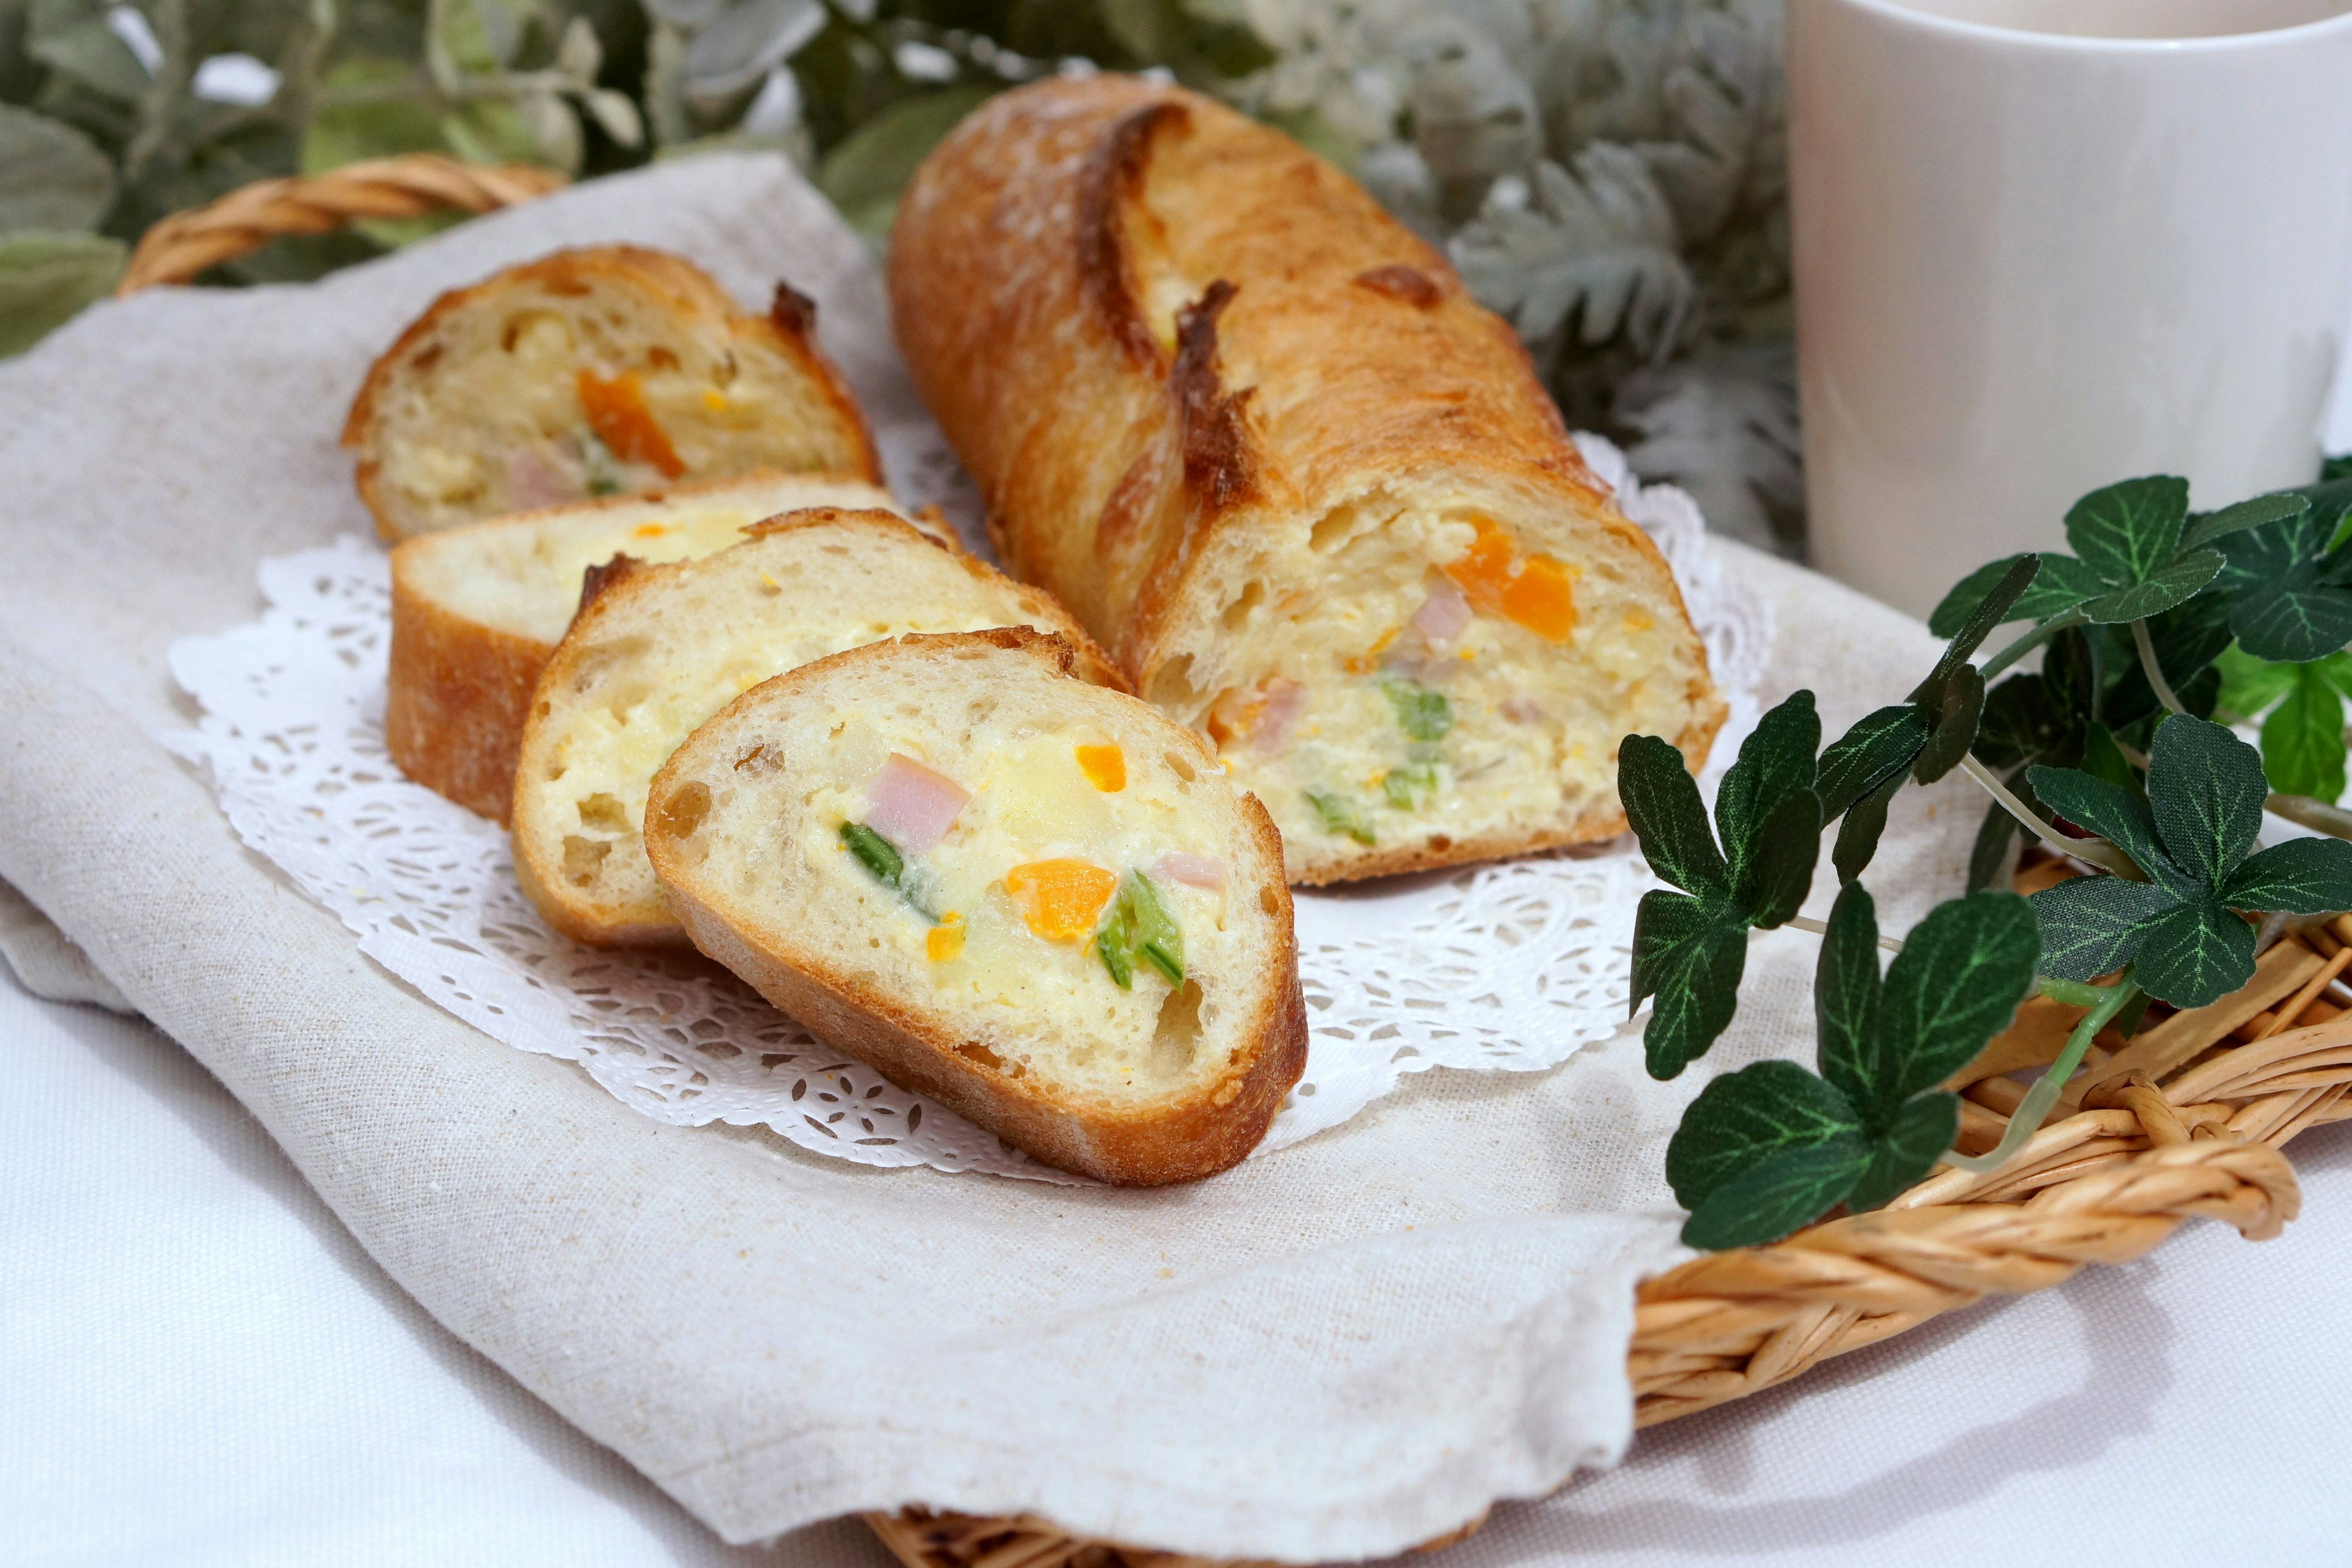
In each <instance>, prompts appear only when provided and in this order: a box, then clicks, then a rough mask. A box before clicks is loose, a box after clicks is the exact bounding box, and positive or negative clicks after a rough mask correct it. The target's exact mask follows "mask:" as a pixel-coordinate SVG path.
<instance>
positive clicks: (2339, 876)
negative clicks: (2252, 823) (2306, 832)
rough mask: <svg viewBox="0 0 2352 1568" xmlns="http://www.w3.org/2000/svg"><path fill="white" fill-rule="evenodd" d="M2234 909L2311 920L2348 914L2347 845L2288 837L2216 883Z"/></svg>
mask: <svg viewBox="0 0 2352 1568" xmlns="http://www.w3.org/2000/svg"><path fill="white" fill-rule="evenodd" d="M2220 897H2221V902H2222V903H2223V904H2225V905H2227V906H2228V907H2229V908H2231V909H2233V910H2261V911H2263V912H2264V913H2269V912H2272V911H2274V910H2284V911H2285V912H2287V913H2288V914H2294V915H2316V914H2325V913H2329V912H2332V911H2335V910H2352V844H2347V843H2346V842H2345V841H2344V840H2343V839H2341V838H2290V839H2288V840H2287V841H2286V842H2285V843H2284V844H2274V845H2273V846H2271V847H2269V848H2268V849H2264V850H2263V851H2261V852H2260V853H2259V854H2255V855H2251V856H2248V857H2247V858H2246V861H2245V863H2244V864H2243V865H2242V866H2240V867H2239V868H2237V869H2236V870H2234V871H2231V873H2230V875H2229V876H2228V878H2227V879H2224V880H2223V882H2222V883H2221V895H2220Z"/></svg>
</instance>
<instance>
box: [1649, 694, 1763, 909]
mask: <svg viewBox="0 0 2352 1568" xmlns="http://www.w3.org/2000/svg"><path fill="white" fill-rule="evenodd" d="M1759 729H1760V726H1759ZM1724 783H1725V784H1726V785H1727V786H1728V785H1729V784H1730V780H1729V779H1728V778H1726V779H1725V781H1724ZM1617 794H1618V796H1619V798H1620V799H1621V800H1622V802H1623V803H1624V806H1625V821H1626V824H1627V826H1630V827H1632V828H1633V836H1634V837H1637V838H1639V839H1640V840H1641V841H1642V855H1643V858H1645V859H1646V860H1648V861H1649V863H1650V869H1652V870H1653V871H1655V872H1656V873H1657V874H1658V875H1659V876H1661V877H1663V878H1664V879H1666V880H1667V881H1669V882H1672V883H1673V884H1674V885H1675V887H1677V888H1680V889H1683V891H1685V892H1686V893H1699V894H1707V893H1713V894H1719V895H1723V896H1725V897H1728V896H1729V894H1730V892H1731V868H1730V867H1729V866H1728V865H1727V863H1726V862H1725V860H1724V858H1723V852H1722V851H1721V850H1719V849H1717V847H1716V845H1715V835H1714V834H1713V833H1711V832H1709V831H1708V830H1707V826H1706V803H1705V802H1704V801H1702V800H1700V799H1699V794H1698V781H1697V780H1696V779H1694V778H1693V777H1691V774H1690V764H1689V763H1686V762H1685V761H1684V760H1683V753H1682V750H1681V748H1679V747H1677V746H1675V744H1673V743H1672V742H1668V741H1664V740H1661V739H1660V738H1659V737H1657V736H1655V735H1628V736H1626V737H1625V743H1624V744H1623V745H1622V746H1620V747H1619V748H1618V749H1617Z"/></svg>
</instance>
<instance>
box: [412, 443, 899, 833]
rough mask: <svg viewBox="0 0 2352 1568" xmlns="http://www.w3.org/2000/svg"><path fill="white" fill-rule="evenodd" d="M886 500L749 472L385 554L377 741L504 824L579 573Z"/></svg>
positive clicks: (860, 487) (701, 550)
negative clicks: (770, 523) (784, 515)
mask: <svg viewBox="0 0 2352 1568" xmlns="http://www.w3.org/2000/svg"><path fill="white" fill-rule="evenodd" d="M890 505H891V501H890V498H889V497H888V496H887V495H886V494H884V493H883V492H882V491H881V490H878V489H875V488H874V487H873V486H872V485H869V484H866V483H865V482H864V481H863V480H857V479H810V478H806V477H803V476H795V475H785V474H773V473H757V474H746V475H742V476H740V477H738V478H735V479H711V480H708V481H706V482H704V483H702V484H698V485H680V486H678V487H677V488H676V489H670V490H665V491H654V492H652V493H649V494H646V495H638V496H613V497H608V498H607V499H605V500H594V501H583V502H580V503H579V504H577V505H573V506H566V507H551V508H549V509H548V510H544V511H530V512H520V513H518V514H516V515H514V516H511V517H500V518H492V519H490V520H489V521H487V522H476V523H467V524H466V525H465V526H463V527H459V528H451V529H444V530H442V531H439V532H437V533H425V534H419V535H417V536H416V537H415V538H414V539H409V540H404V541H403V542H401V543H399V544H398V545H396V546H394V549H393V552H392V650H391V661H390V666H391V668H390V670H389V672H388V674H389V679H388V681H387V688H386V692H385V697H384V710H383V740H384V749H385V750H386V751H387V752H390V753H391V756H392V760H393V762H394V763H395V764H396V765H397V766H398V767H399V768H400V771H401V772H403V773H406V774H407V775H408V776H409V777H410V778H412V779H414V780H415V781H416V782H417V783H418V784H423V785H425V788H427V789H430V790H433V791H435V792H436V793H437V794H440V795H446V796H447V797H448V798H449V799H451V800H454V801H456V802H457V804H458V805H462V806H466V807H468V808H470V809H471V810H474V811H478V812H480V813H481V814H482V815H483V816H488V817H494V818H496V819H497V820H498V821H499V822H504V821H506V820H507V814H508V812H509V810H511V809H512V807H513V805H514V764H515V753H516V752H517V751H518V750H520V747H521V745H522V725H523V719H524V717H525V716H526V715H527V714H528V713H529V712H530V691H531V688H532V686H534V685H535V684H536V683H537V682H538V680H539V672H540V671H541V670H542V669H544V668H547V661H548V659H549V658H551V657H552V656H553V655H554V653H555V645H556V644H557V643H558V642H560V641H562V638H563V628H564V627H565V626H570V625H571V624H572V613H573V612H574V611H575V610H577V609H578V608H579V607H580V595H581V582H582V578H583V574H585V573H586V572H587V571H589V570H590V569H592V568H595V567H600V566H603V565H604V564H605V563H607V562H609V561H611V560H613V559H614V557H615V556H617V555H621V554H624V553H626V554H627V555H629V556H631V557H633V558H635V559H636V560H639V561H643V562H647V563H658V562H664V561H677V560H683V559H685V558H686V557H688V556H692V555H708V554H709V553H710V552H712V551H714V550H721V549H724V548H726V547H727V546H728V545H730V544H734V543H737V542H740V540H741V539H742V531H743V530H744V529H746V528H748V527H750V526H751V524H752V523H755V522H757V521H760V520H761V519H762V518H768V517H773V516H775V515H777V514H778V513H780V512H787V511H796V510H800V509H801V508H803V507H814V506H838V507H850V508H887V507H889V506H890ZM918 526H921V525H920V524H918Z"/></svg>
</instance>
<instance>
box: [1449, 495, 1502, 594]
mask: <svg viewBox="0 0 2352 1568" xmlns="http://www.w3.org/2000/svg"><path fill="white" fill-rule="evenodd" d="M1470 523H1471V526H1472V527H1474V528H1475V529H1476V530H1477V531H1478V536H1477V537H1476V538H1475V539H1473V540H1472V541H1471V542H1470V548H1469V549H1467V550H1465V551H1464V552H1462V554H1461V556H1460V558H1459V559H1457V560H1455V561H1454V563H1452V564H1450V565H1448V566H1446V567H1445V568H1444V572H1445V574H1446V575H1447V576H1448V577H1451V578H1453V579H1454V586H1455V587H1457V588H1459V589H1461V590H1462V596H1463V597H1464V598H1466V599H1468V600H1469V601H1470V603H1471V605H1472V606H1473V607H1475V608H1476V609H1480V610H1484V611H1485V612H1486V614H1488V615H1490V616H1491V615H1496V614H1498V613H1500V612H1501V610H1502V607H1503V594H1504V591H1505V590H1506V589H1507V588H1508V587H1509V586H1510V585H1511V556H1512V554H1513V553H1514V546H1513V545H1512V543H1511V536H1510V535H1509V534H1507V533H1506V532H1504V531H1502V529H1500V528H1499V527H1497V526H1496V524H1495V523H1493V522H1492V521H1489V520H1487V519H1486V518H1483V517H1474V518H1472V519H1471V520H1470Z"/></svg>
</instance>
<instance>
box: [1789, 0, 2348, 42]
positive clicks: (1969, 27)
mask: <svg viewBox="0 0 2352 1568" xmlns="http://www.w3.org/2000/svg"><path fill="white" fill-rule="evenodd" d="M1821 3H1822V4H1826V5H1847V6H1851V7H1852V8H1853V9H1854V10H1857V11H1867V12H1870V13H1872V14H1874V15H1875V16H1881V17H1883V18H1885V20H1887V21H1889V22H1894V23H1897V24H1901V25H1906V26H1915V27H1917V28H1920V29H1921V30H1923V31H1926V32H1935V33H1950V34H1955V35H1958V37H1964V38H1969V39H1972V40H1975V41H1978V42H1980V43H2000V44H2006V45H2008V46H2010V47H2021V48H2045V49H2050V50H2053V51H2057V50H2067V51H2073V52H2076V53H2083V54H2103V53H2105V54H2126V53H2128V54H2179V53H2190V52H2196V53H2206V54H2219V53H2222V52H2224V51H2227V50H2236V49H2253V48H2264V47H2270V46H2271V45H2272V43H2273V41H2274V40H2275V41H2277V42H2282V43H2298V42H2302V41H2304V40H2306V39H2308V38H2309V37H2311V36H2312V35H2314V34H2315V33H2323V32H2326V30H2328V29H2329V28H2335V29H2336V30H2338V31H2344V32H2352V7H2348V8H2347V9H2345V10H2343V11H2340V12H2338V13H2336V15H2335V16H2322V17H2319V18H2318V19H2317V20H2315V21H2310V22H2297V23H2295V24H2294V25H2293V26H2286V27H2268V28H2264V29H2263V30H2262V31H2260V32H2254V33H2207V34H2202V35H2200V36H2198V37H2187V38H2105V37H2096V36H2089V35H2084V34H2081V33H2040V32H2035V31H2033V30H2032V28H2028V27H2004V26H2000V25H1998V24H1996V23H1991V22H1970V21H1964V20H1962V19H1961V18H1959V17H1957V16H1937V15H1935V14H1934V13H1932V12H1927V11H1921V10H1917V9H1915V8H1914V7H1913V6H1911V5H1906V4H1905V3H1904V0H1821Z"/></svg>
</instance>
